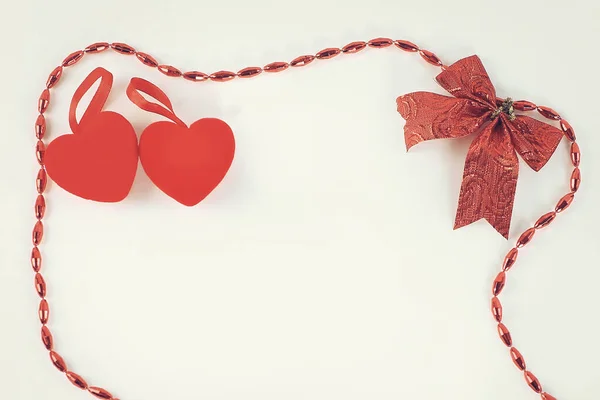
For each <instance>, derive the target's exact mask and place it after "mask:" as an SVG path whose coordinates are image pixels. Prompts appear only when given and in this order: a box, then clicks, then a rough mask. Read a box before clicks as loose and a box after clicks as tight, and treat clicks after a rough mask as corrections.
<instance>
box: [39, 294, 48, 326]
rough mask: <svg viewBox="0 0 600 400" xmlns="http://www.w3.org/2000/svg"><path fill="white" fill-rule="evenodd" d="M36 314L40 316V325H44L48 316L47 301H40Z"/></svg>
mask: <svg viewBox="0 0 600 400" xmlns="http://www.w3.org/2000/svg"><path fill="white" fill-rule="evenodd" d="M38 316H39V317H40V322H41V323H42V325H46V324H47V323H48V318H49V317H50V306H49V305H48V302H47V301H46V300H44V299H42V301H40V306H39V308H38Z"/></svg>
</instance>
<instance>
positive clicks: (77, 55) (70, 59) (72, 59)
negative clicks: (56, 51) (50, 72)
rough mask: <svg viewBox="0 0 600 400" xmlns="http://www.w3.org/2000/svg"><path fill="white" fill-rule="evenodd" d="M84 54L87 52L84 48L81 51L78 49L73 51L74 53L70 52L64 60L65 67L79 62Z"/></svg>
mask: <svg viewBox="0 0 600 400" xmlns="http://www.w3.org/2000/svg"><path fill="white" fill-rule="evenodd" d="M84 54H85V53H84V52H83V51H82V50H79V51H76V52H73V53H71V54H69V55H68V56H67V57H65V59H64V60H63V62H62V66H63V67H70V66H71V65H75V64H77V62H78V61H79V60H81V59H82V58H83V55H84Z"/></svg>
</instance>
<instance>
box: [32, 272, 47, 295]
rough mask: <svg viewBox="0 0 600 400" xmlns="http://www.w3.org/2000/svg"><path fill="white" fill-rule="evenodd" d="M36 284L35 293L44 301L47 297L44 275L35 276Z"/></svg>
mask: <svg viewBox="0 0 600 400" xmlns="http://www.w3.org/2000/svg"><path fill="white" fill-rule="evenodd" d="M34 282H35V291H36V292H37V294H38V296H40V297H41V298H42V299H43V298H44V297H46V281H45V280H44V277H43V276H42V274H40V273H39V272H38V273H37V274H35V279H34Z"/></svg>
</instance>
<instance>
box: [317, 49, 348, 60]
mask: <svg viewBox="0 0 600 400" xmlns="http://www.w3.org/2000/svg"><path fill="white" fill-rule="evenodd" d="M341 52H342V50H340V49H338V48H336V47H330V48H327V49H323V50H321V51H319V52H318V53H317V54H315V58H317V59H319V60H326V59H328V58H333V57H335V56H337V55H339V54H340V53H341Z"/></svg>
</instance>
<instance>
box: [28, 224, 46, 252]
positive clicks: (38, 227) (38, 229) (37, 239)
mask: <svg viewBox="0 0 600 400" xmlns="http://www.w3.org/2000/svg"><path fill="white" fill-rule="evenodd" d="M43 237H44V224H42V221H37V222H36V223H35V225H34V226H33V232H32V233H31V238H32V241H33V245H34V246H39V244H40V243H42V238H43Z"/></svg>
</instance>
